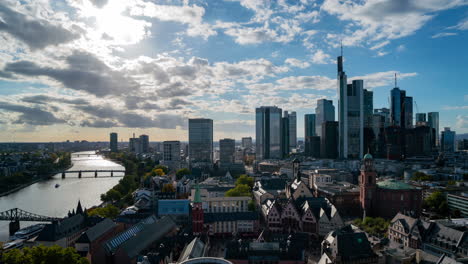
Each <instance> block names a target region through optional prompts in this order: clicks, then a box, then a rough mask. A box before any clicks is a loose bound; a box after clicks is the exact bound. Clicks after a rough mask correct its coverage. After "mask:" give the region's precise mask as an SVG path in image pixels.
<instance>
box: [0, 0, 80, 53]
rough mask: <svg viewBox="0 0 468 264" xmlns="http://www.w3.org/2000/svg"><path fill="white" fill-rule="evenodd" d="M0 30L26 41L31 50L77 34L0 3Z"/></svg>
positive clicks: (65, 39) (64, 40) (62, 41)
mask: <svg viewBox="0 0 468 264" xmlns="http://www.w3.org/2000/svg"><path fill="white" fill-rule="evenodd" d="M0 31H3V32H7V33H8V34H10V35H11V36H13V37H14V38H17V39H19V40H21V41H23V42H24V43H26V44H27V45H28V46H29V48H30V49H31V50H38V49H43V48H45V47H47V46H49V45H58V44H61V43H66V42H69V41H71V40H74V39H77V38H78V37H79V36H78V34H76V33H72V32H70V31H68V30H66V29H64V28H62V27H60V26H56V25H53V24H50V23H49V22H47V21H45V20H33V19H31V18H29V17H27V16H26V15H23V14H21V13H19V12H16V11H14V10H12V9H10V8H9V7H7V6H6V5H5V4H2V3H0Z"/></svg>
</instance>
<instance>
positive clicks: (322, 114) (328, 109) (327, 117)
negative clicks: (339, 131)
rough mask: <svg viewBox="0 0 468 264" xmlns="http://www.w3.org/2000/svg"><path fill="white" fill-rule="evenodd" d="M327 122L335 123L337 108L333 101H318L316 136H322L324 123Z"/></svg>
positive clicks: (316, 108)
mask: <svg viewBox="0 0 468 264" xmlns="http://www.w3.org/2000/svg"><path fill="white" fill-rule="evenodd" d="M326 121H335V107H334V106H333V101H332V100H326V99H320V100H317V107H315V134H316V135H317V136H319V137H320V136H321V135H322V123H323V122H326Z"/></svg>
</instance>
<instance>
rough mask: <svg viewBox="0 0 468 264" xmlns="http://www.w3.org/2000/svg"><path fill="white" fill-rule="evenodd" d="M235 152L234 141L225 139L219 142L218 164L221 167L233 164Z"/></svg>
mask: <svg viewBox="0 0 468 264" xmlns="http://www.w3.org/2000/svg"><path fill="white" fill-rule="evenodd" d="M235 152H236V141H235V140H234V139H230V138H225V139H221V140H219V162H220V163H221V164H223V165H225V164H233V163H234V154H235Z"/></svg>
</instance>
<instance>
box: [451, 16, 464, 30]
mask: <svg viewBox="0 0 468 264" xmlns="http://www.w3.org/2000/svg"><path fill="white" fill-rule="evenodd" d="M447 29H458V30H468V18H465V19H463V20H462V21H460V22H459V23H458V24H456V25H455V26H452V27H448V28H447Z"/></svg>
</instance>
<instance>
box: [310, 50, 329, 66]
mask: <svg viewBox="0 0 468 264" xmlns="http://www.w3.org/2000/svg"><path fill="white" fill-rule="evenodd" d="M330 58H331V57H330V55H328V54H326V53H325V52H323V50H321V49H319V50H317V51H316V52H315V53H314V55H312V62H313V63H316V64H330V63H332V61H331V59H330Z"/></svg>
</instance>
